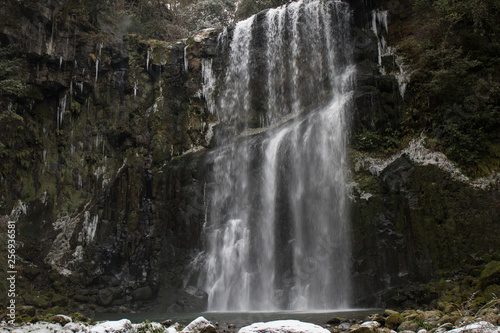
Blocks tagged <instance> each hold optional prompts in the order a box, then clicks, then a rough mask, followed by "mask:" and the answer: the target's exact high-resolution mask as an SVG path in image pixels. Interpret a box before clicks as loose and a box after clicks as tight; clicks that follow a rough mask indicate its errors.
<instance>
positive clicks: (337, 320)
mask: <svg viewBox="0 0 500 333" xmlns="http://www.w3.org/2000/svg"><path fill="white" fill-rule="evenodd" d="M341 321H342V318H340V317H334V318H332V319H330V320H328V321H327V322H326V323H327V324H330V325H338V324H340V323H341Z"/></svg>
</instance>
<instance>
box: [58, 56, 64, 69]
mask: <svg viewBox="0 0 500 333" xmlns="http://www.w3.org/2000/svg"><path fill="white" fill-rule="evenodd" d="M62 63H63V57H62V56H60V57H59V69H61V68H62Z"/></svg>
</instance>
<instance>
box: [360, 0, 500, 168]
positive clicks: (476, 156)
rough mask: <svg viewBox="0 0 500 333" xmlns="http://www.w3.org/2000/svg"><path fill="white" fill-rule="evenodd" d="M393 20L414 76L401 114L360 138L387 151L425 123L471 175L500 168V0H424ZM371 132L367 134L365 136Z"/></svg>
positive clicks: (396, 40)
mask: <svg viewBox="0 0 500 333" xmlns="http://www.w3.org/2000/svg"><path fill="white" fill-rule="evenodd" d="M409 6H410V8H409V12H410V13H405V15H402V16H401V18H400V19H398V20H394V22H391V24H390V27H389V30H392V31H398V33H397V34H396V33H393V34H392V35H391V37H392V40H390V43H391V44H392V45H394V44H396V46H397V53H398V55H400V56H403V57H404V61H405V63H406V64H408V65H410V67H411V68H412V69H411V82H410V84H409V86H408V89H407V92H406V95H405V98H404V101H403V114H402V115H401V122H400V123H398V124H397V125H393V127H391V128H377V129H376V130H371V131H367V132H365V133H362V135H361V136H360V137H359V138H358V140H355V147H357V148H358V149H361V150H365V151H383V150H387V149H391V148H396V147H398V141H399V146H401V145H403V144H404V143H405V138H406V137H407V136H415V135H418V134H419V133H420V132H422V131H425V132H426V134H427V135H428V136H430V137H431V138H432V139H433V140H431V143H432V144H433V145H434V147H433V148H435V149H438V150H441V151H443V152H444V153H445V154H446V155H447V156H448V157H450V158H451V159H452V160H453V161H455V162H456V163H457V164H458V165H459V166H460V167H461V168H462V169H463V170H464V172H465V173H467V174H468V175H469V176H473V177H477V176H488V175H490V174H491V173H493V172H498V170H499V168H500V162H499V161H500V136H499V134H498V128H499V127H500V58H499V56H498V55H499V54H500V1H498V0H489V1H480V0H476V1H469V0H453V1H448V0H418V1H415V2H412V3H411V4H410V5H409ZM359 139H363V140H359Z"/></svg>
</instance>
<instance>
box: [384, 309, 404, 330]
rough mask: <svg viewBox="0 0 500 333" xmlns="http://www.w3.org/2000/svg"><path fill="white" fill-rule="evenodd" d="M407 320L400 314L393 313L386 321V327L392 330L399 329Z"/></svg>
mask: <svg viewBox="0 0 500 333" xmlns="http://www.w3.org/2000/svg"><path fill="white" fill-rule="evenodd" d="M404 320H405V318H404V317H403V316H402V315H400V314H399V313H393V314H391V315H390V316H389V317H387V318H386V319H385V325H386V326H387V327H388V328H390V329H394V330H395V329H397V328H398V326H399V325H400V324H401V323H402V322H403V321H404Z"/></svg>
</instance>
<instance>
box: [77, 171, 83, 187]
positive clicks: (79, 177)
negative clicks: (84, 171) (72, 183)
mask: <svg viewBox="0 0 500 333" xmlns="http://www.w3.org/2000/svg"><path fill="white" fill-rule="evenodd" d="M82 188H83V181H82V176H81V175H80V174H78V189H79V190H81V189H82Z"/></svg>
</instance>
